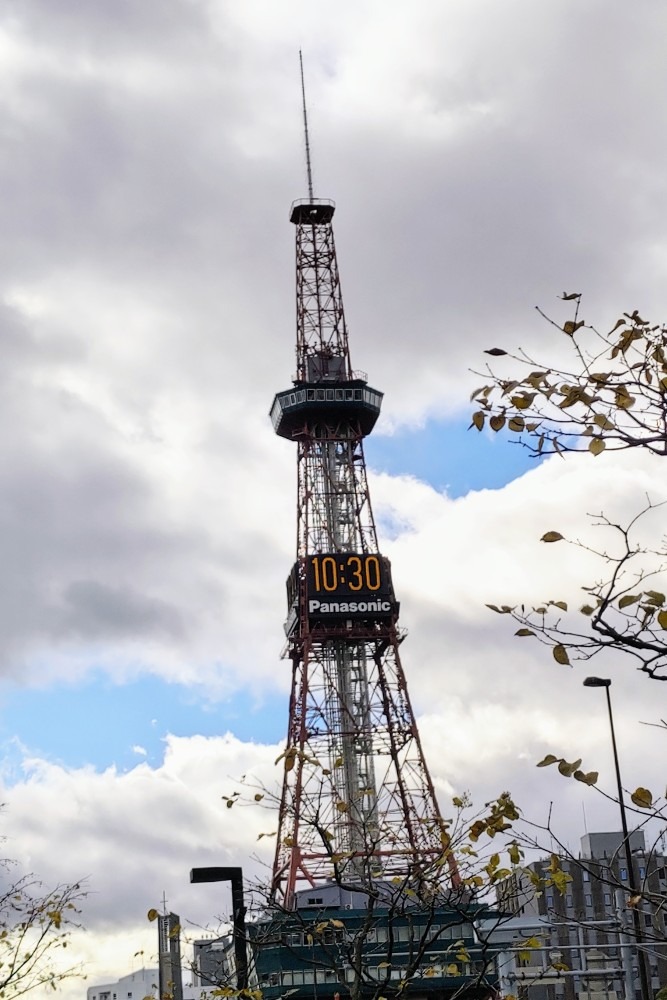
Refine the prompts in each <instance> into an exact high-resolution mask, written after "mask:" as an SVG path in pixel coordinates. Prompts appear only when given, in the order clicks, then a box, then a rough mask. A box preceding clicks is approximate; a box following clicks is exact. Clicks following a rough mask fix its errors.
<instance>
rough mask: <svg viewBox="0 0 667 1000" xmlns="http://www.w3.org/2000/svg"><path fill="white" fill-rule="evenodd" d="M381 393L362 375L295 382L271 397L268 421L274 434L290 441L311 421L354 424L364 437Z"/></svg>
mask: <svg viewBox="0 0 667 1000" xmlns="http://www.w3.org/2000/svg"><path fill="white" fill-rule="evenodd" d="M382 396H383V393H381V392H378V390H377V389H371V388H370V386H369V385H368V384H367V383H366V381H365V380H364V379H361V378H351V379H349V380H347V381H344V382H342V381H338V380H337V381H335V382H326V381H318V382H296V383H295V384H294V386H293V388H292V389H286V390H285V392H279V393H277V395H276V396H275V397H274V399H273V405H272V406H271V411H270V415H271V422H272V423H273V429H274V430H275V432H276V434H278V435H279V436H280V437H284V438H287V439H288V440H290V441H292V440H294V439H295V437H296V436H297V435H298V433H299V432H300V431H302V430H303V428H304V427H305V426H306V425H308V426H311V427H312V426H313V424H319V425H322V424H325V425H328V426H331V425H334V426H340V425H341V424H348V425H351V424H355V425H358V426H359V428H360V430H361V433H362V435H364V436H366V435H367V434H370V432H371V431H372V430H373V427H374V426H375V423H376V421H377V419H378V417H379V416H380V408H381V406H382Z"/></svg>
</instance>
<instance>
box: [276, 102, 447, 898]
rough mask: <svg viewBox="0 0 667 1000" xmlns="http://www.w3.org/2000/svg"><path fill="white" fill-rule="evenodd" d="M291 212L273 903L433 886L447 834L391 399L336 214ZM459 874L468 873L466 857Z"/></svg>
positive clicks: (311, 208)
mask: <svg viewBox="0 0 667 1000" xmlns="http://www.w3.org/2000/svg"><path fill="white" fill-rule="evenodd" d="M304 125H305V133H306V154H307V166H308V189H309V197H308V198H307V199H305V200H302V201H297V202H295V203H294V204H293V205H292V209H291V215H290V219H291V222H292V223H293V224H294V226H295V231H296V292H297V294H296V307H297V308H296V312H297V337H296V341H297V343H296V361H297V370H296V375H295V377H294V380H293V386H292V388H290V389H288V390H286V391H284V392H280V393H278V394H277V395H276V396H275V398H274V401H273V405H272V408H271V418H272V421H273V425H274V428H275V431H276V433H277V434H279V435H280V436H282V437H284V438H287V439H289V440H291V441H294V442H295V444H296V446H297V468H298V498H297V553H296V555H297V559H296V562H295V564H294V566H293V568H292V571H291V573H290V576H289V578H288V581H287V595H288V617H287V621H286V623H285V631H286V633H287V639H288V645H287V650H288V653H287V655H288V656H289V658H290V659H291V661H292V688H291V695H290V703H289V726H288V734H287V745H286V750H285V753H284V756H283V760H284V766H285V774H284V781H283V788H282V794H281V800H280V812H279V824H278V834H277V844H276V855H275V862H274V870H273V898H274V900H275V901H276V902H278V903H280V904H281V905H283V906H286V907H291V906H293V905H294V893H295V891H296V890H297V889H299V888H303V887H306V886H313V885H316V884H321V883H324V882H326V881H327V880H330V879H332V878H334V877H337V878H339V879H340V878H344V879H345V881H346V882H348V883H352V884H354V883H361V884H364V885H369V884H370V883H371V882H372V881H373V880H378V879H382V880H384V879H387V878H389V879H390V878H396V877H400V878H407V879H410V878H413V877H414V878H419V876H420V874H421V873H424V872H425V871H426V870H427V869H428V867H429V866H431V865H433V864H434V863H435V862H436V861H437V860H438V859H439V858H441V857H442V855H443V845H444V844H446V833H445V830H444V824H443V821H442V820H441V818H440V813H439V809H438V804H437V800H436V796H435V791H434V788H433V783H432V781H431V778H430V775H429V772H428V768H427V766H426V762H425V759H424V754H423V752H422V747H421V743H420V739H419V733H418V730H417V725H416V721H415V717H414V713H413V710H412V707H411V704H410V699H409V696H408V690H407V686H406V682H405V675H404V672H403V668H402V666H401V661H400V657H399V645H400V643H401V640H402V638H403V634H402V632H401V630H400V628H399V625H398V612H399V605H398V603H397V601H396V599H395V596H394V590H393V586H392V580H391V571H390V565H389V562H388V560H387V559H386V558H385V557H384V556H382V554H381V552H380V549H379V546H378V538H377V532H376V527H375V522H374V519H373V511H372V507H371V500H370V494H369V489H368V480H367V475H366V464H365V460H364V448H363V441H364V437H365V436H366V435H367V434H369V433H370V432H371V430H372V428H373V426H374V424H375V422H376V420H377V418H378V416H379V413H380V406H381V401H382V393H380V392H378V391H377V390H376V389H373V388H371V387H370V386H369V385H368V382H367V378H366V375H365V374H364V373H362V372H355V371H354V370H353V369H352V365H351V362H350V354H349V344H348V335H347V327H346V323H345V314H344V311H343V299H342V296H341V289H340V280H339V274H338V264H337V260H336V249H335V245H334V234H333V228H332V219H333V215H334V209H335V206H334V204H333V202H331V201H326V200H323V199H319V198H314V197H313V190H312V175H311V169H310V150H309V146H308V127H307V120H306V106H305V100H304ZM450 870H451V872H452V876H453V878H454V879H455V878H456V872H455V869H454V866H453V864H450Z"/></svg>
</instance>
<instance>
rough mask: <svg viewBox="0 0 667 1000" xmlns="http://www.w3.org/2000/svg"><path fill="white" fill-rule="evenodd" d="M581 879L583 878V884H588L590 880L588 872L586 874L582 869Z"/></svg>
mask: <svg viewBox="0 0 667 1000" xmlns="http://www.w3.org/2000/svg"><path fill="white" fill-rule="evenodd" d="M582 878H583V880H584V882H590V880H591V876H590V872H588V871H587V870H586V869H585V868H584V871H583V875H582Z"/></svg>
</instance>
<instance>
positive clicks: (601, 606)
mask: <svg viewBox="0 0 667 1000" xmlns="http://www.w3.org/2000/svg"><path fill="white" fill-rule="evenodd" d="M659 506H661V505H655V504H652V503H650V502H647V504H646V505H645V506H644V507H643V508H642V510H641V511H640V512H639V513H638V514H637V515H636V516H635V517H634V518H632V519H631V520H630V522H629V523H628V524H619V523H615V522H612V521H611V520H609V518H607V517H606V515H605V514H602V513H600V514H598V515H596V516H595V517H594V519H593V520H594V524H595V526H596V527H597V528H602V529H605V544H604V546H603V547H602V546H601V547H593V546H591V545H585V544H583V543H582V542H581V541H579V540H570V539H567V538H565V537H564V536H563V535H562V534H561V533H560V532H559V531H547V532H546V533H545V534H544V535H542V539H541V540H542V542H545V543H548V544H553V543H555V542H559V543H562V544H566V545H567V544H570V545H573V546H574V547H576V548H579V549H583V550H585V551H586V552H588V553H591V554H593V555H594V556H595V557H596V558H597V559H598V560H599V563H600V566H601V576H600V577H599V579H598V580H597V581H594V582H593V583H590V584H586V585H583V586H582V588H581V589H582V591H583V592H584V598H583V600H582V601H581V602H580V603H577V606H571V605H570V604H568V602H567V601H565V600H562V599H560V600H554V599H549V600H545V601H544V602H542V603H541V604H536V605H532V606H527V605H525V604H521V605H514V606H511V605H501V606H498V605H495V604H489V605H487V607H489V608H490V609H491V610H492V611H495V612H496V613H497V614H502V615H508V616H509V617H510V618H511V619H512V620H513V621H514V622H515V624H516V625H518V626H519V627H518V629H517V631H516V632H515V635H516V636H517V637H519V638H521V639H527V638H534V639H537V640H539V641H540V642H541V643H543V644H544V645H546V646H548V647H550V648H551V654H552V656H553V659H554V660H555V661H556V663H558V664H560V665H562V666H569V665H571V664H572V663H573V662H574V661H576V660H591V659H593V658H594V657H596V656H598V655H599V654H600V653H603V652H607V651H609V650H613V651H614V652H615V653H620V654H622V655H623V656H624V657H625V658H626V659H629V660H630V661H632V662H634V663H635V664H636V666H637V669H638V670H639V671H641V672H642V673H644V674H646V675H647V676H648V677H650V678H652V679H653V680H659V681H667V593H666V591H667V548H665V543H664V540H660V541H659V544H658V546H657V547H650V546H646V545H643V544H642V543H641V542H640V541H638V540H637V539H636V538H635V533H636V529H637V527H638V525H639V523H640V522H641V521H642V519H644V518H645V517H646V516H647V515H649V514H650V512H651V511H653V510H655V509H656V508H657V507H659Z"/></svg>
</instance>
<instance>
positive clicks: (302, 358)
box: [296, 224, 352, 380]
mask: <svg viewBox="0 0 667 1000" xmlns="http://www.w3.org/2000/svg"><path fill="white" fill-rule="evenodd" d="M327 355H329V356H331V357H337V358H341V359H342V362H343V370H344V372H345V377H347V378H349V377H350V376H351V374H352V373H351V371H350V359H349V352H348V341H347V329H346V327H345V314H344V313H343V298H342V296H341V291H340V278H339V275H338V263H337V261H336V248H335V245H334V237H333V229H332V227H331V225H330V224H328V225H327V224H324V225H308V224H303V225H297V229H296V364H297V378H299V379H306V380H307V379H308V375H309V373H308V359H309V358H311V359H312V358H313V357H322V356H327Z"/></svg>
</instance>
